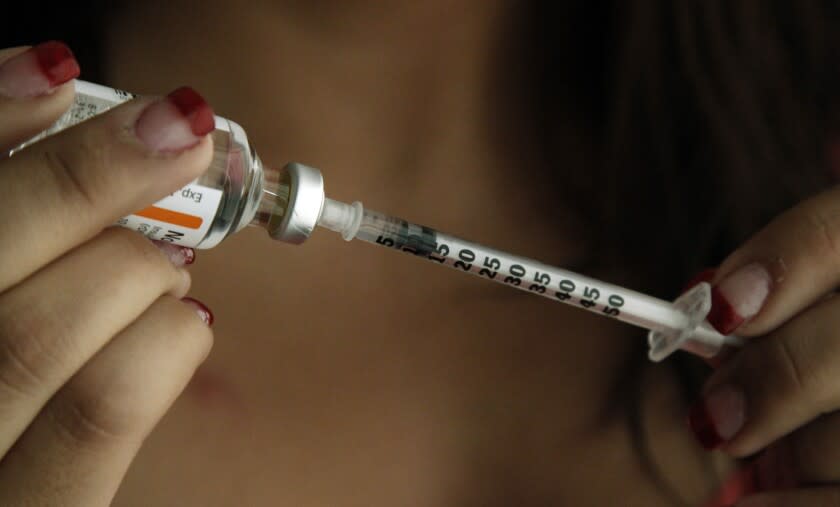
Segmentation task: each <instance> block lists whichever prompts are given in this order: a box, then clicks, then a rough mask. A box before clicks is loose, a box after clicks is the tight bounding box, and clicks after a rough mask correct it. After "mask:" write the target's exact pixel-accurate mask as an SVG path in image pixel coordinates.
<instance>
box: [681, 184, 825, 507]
mask: <svg viewBox="0 0 840 507" xmlns="http://www.w3.org/2000/svg"><path fill="white" fill-rule="evenodd" d="M710 281H711V283H712V286H713V291H712V293H713V304H712V311H711V312H710V314H709V317H708V321H709V322H710V323H711V324H712V325H713V326H714V327H715V328H717V329H718V331H720V332H722V333H724V334H730V333H731V334H737V335H739V336H743V337H748V338H749V339H748V343H747V345H746V346H744V347H743V348H742V349H740V350H738V351H737V352H735V353H734V354H733V355H732V356H730V357H728V358H727V359H726V360H725V361H723V363H722V364H721V365H720V366H719V368H717V369H716V371H715V372H714V373H713V374H712V375H711V377H710V378H709V380H708V381H707V383H706V385H705V386H704V389H703V396H702V399H701V401H700V402H698V403H697V404H696V405H695V406H694V407H693V408H692V409H691V411H690V415H689V422H690V426H691V427H692V429H693V430H694V432H695V433H696V434H697V437H698V439H699V440H700V441H701V443H702V444H703V445H704V446H705V447H707V448H709V449H713V448H719V449H720V450H722V451H724V452H726V453H728V454H730V455H732V456H735V457H747V456H751V455H753V454H757V453H758V454H757V458H756V460H755V461H754V462H753V465H752V468H751V470H749V472H750V473H749V476H750V477H751V480H752V483H753V488H752V489H754V490H755V491H757V492H758V493H755V494H753V495H750V496H749V497H745V499H744V500H743V501H741V502H740V503H738V504H737V505H738V506H739V507H740V506H744V507H746V506H750V507H758V506H779V507H781V506H785V507H788V506H793V505H796V506H800V505H801V506H829V505H830V506H837V505H840V297H834V295H835V290H836V289H837V287H838V286H840V187H837V188H835V189H832V190H829V191H826V192H824V193H822V194H820V195H818V196H816V197H814V198H812V199H809V200H808V201H805V202H803V203H802V204H800V205H798V206H796V207H795V208H793V209H791V210H789V211H787V212H786V213H784V214H783V215H781V216H779V217H778V218H777V219H776V220H774V221H773V222H772V223H770V224H769V225H768V226H767V227H766V228H765V229H763V230H762V231H760V232H759V233H758V234H756V235H755V236H754V237H752V238H751V239H750V240H749V241H748V242H747V243H746V244H744V245H743V246H742V247H741V248H739V249H738V250H736V251H735V252H734V253H733V254H732V255H730V256H729V257H728V258H727V259H726V261H725V262H724V263H723V264H722V265H721V266H720V267H719V268H718V269H717V270H716V272H715V273H714V275H712V277H711V280H710ZM747 498H749V500H747Z"/></svg>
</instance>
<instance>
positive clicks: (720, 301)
mask: <svg viewBox="0 0 840 507" xmlns="http://www.w3.org/2000/svg"><path fill="white" fill-rule="evenodd" d="M706 320H707V321H708V322H709V324H711V325H712V327H713V328H715V329H717V331H718V333H720V334H722V335H728V334H729V333H731V332H732V331H735V330H736V329H738V326H740V325H741V324H743V323H744V320H745V319H744V317H742V316H740V315H739V314H738V312H737V311H735V308H734V307H733V306H732V305H731V304H729V301H727V300H726V298H725V297H723V295H722V294H721V292H720V290H719V289H718V288H717V287H712V307H711V309H709V314H708V315H706Z"/></svg>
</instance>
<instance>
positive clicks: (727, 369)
mask: <svg viewBox="0 0 840 507" xmlns="http://www.w3.org/2000/svg"><path fill="white" fill-rule="evenodd" d="M838 357H840V298H831V299H828V300H825V301H824V302H822V303H820V304H818V305H816V306H814V307H812V308H810V309H808V310H806V311H805V312H803V313H802V314H800V315H799V316H797V317H796V318H795V319H793V320H791V321H790V322H788V323H787V324H785V325H784V326H782V327H781V328H779V329H778V330H777V331H775V332H774V333H772V334H770V335H768V336H766V337H762V338H759V339H756V340H755V341H754V342H753V343H751V344H750V345H749V346H747V347H744V348H743V349H742V350H740V351H739V352H738V353H736V354H735V355H734V356H733V357H731V358H730V359H729V360H728V361H726V363H724V364H723V365H722V366H721V367H720V368H718V369H717V370H716V371H715V372H714V373H713V374H712V376H711V377H710V378H709V380H708V381H707V383H706V385H705V386H704V389H703V399H702V400H701V401H700V402H699V403H697V404H696V405H694V407H693V408H692V409H691V411H690V416H689V421H690V423H691V427H692V429H693V430H694V431H695V433H696V434H697V436H698V439H699V440H700V441H701V443H703V445H705V446H706V447H707V448H716V447H722V449H723V450H725V451H727V452H730V453H732V454H734V455H736V456H746V455H749V454H752V453H754V452H756V451H758V450H760V449H761V448H763V447H765V446H767V445H768V444H770V443H771V442H773V441H775V440H777V439H779V438H780V437H782V436H784V435H786V434H788V433H790V432H792V431H794V430H795V429H796V428H799V427H801V426H803V425H805V424H806V423H808V422H809V421H811V420H813V419H815V418H816V417H817V416H819V415H821V414H825V413H830V412H833V411H835V410H837V407H838V406H840V382H837V379H838V378H840V361H837V358H838Z"/></svg>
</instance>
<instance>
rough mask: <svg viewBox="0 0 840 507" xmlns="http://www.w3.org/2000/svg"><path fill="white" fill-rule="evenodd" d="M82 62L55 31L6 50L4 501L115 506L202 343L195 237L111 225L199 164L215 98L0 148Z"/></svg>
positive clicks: (1, 185) (120, 113) (0, 81)
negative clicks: (47, 39)
mask: <svg viewBox="0 0 840 507" xmlns="http://www.w3.org/2000/svg"><path fill="white" fill-rule="evenodd" d="M76 74H78V66H77V64H76V62H75V60H74V59H73V57H72V55H71V54H70V52H69V50H68V49H67V48H66V47H65V46H63V45H62V44H60V43H46V44H42V45H39V46H36V47H35V48H31V49H26V48H17V49H7V50H0V505H85V506H95V505H107V504H109V503H110V501H111V499H112V497H113V495H114V493H115V492H116V490H117V487H118V486H119V484H120V481H121V480H122V477H123V475H124V473H125V471H126V469H127V467H128V465H129V463H130V462H131V460H132V459H133V457H134V455H135V453H136V452H137V450H138V448H139V446H140V444H141V443H142V441H143V439H144V438H145V436H146V435H147V434H148V433H149V432H150V430H151V429H152V427H153V426H154V425H155V424H156V423H157V421H158V420H159V419H160V418H161V416H162V415H163V413H164V412H165V411H166V410H167V409H168V407H169V406H170V404H171V403H172V402H173V400H174V399H175V398H176V397H177V396H178V394H179V393H180V392H181V390H182V389H183V388H184V386H185V385H186V383H187V381H188V380H189V378H190V377H191V376H192V374H193V372H194V370H195V369H196V367H197V366H198V365H199V364H200V363H201V362H202V360H203V359H204V358H205V357H206V355H207V353H208V352H209V350H210V346H211V343H212V334H211V332H210V330H209V328H208V326H207V323H209V322H208V321H209V313H208V312H206V310H205V309H203V307H202V306H201V305H200V303H197V302H194V301H186V302H184V301H182V298H183V296H184V295H185V294H186V292H187V290H188V288H189V285H190V278H189V275H188V274H187V272H186V271H185V270H184V269H183V265H184V264H187V263H189V261H190V260H191V258H192V257H191V250H189V249H184V248H178V247H175V246H174V245H169V244H164V245H155V244H153V243H152V242H150V241H148V240H147V239H145V238H143V237H142V236H140V235H139V234H137V233H135V232H131V231H127V230H124V229H121V228H109V226H110V225H111V224H113V223H114V222H115V221H116V220H117V219H118V218H120V217H122V216H124V215H127V214H130V213H131V212H133V211H136V210H138V209H141V208H143V207H145V206H146V205H148V204H150V203H152V202H154V201H156V200H158V199H160V198H161V197H163V196H164V195H166V194H167V193H170V192H173V191H175V190H177V189H178V188H179V187H181V186H182V185H184V184H186V183H188V182H189V181H190V180H192V179H194V178H195V177H197V176H198V175H199V174H201V173H202V171H203V170H204V169H205V168H206V167H207V166H208V165H209V162H210V158H211V151H212V145H211V143H212V141H211V140H210V139H209V138H208V137H207V136H206V134H207V133H208V132H209V131H210V130H212V128H213V121H212V120H213V116H212V111H211V110H210V108H209V107H208V106H207V105H206V104H205V103H204V101H203V100H202V99H201V97H200V96H199V95H197V94H196V93H195V92H192V91H191V90H189V89H181V90H178V91H177V92H174V93H173V94H170V95H169V96H168V97H167V98H163V99H138V100H133V101H130V102H128V103H126V104H124V105H122V106H119V107H117V108H115V109H113V110H111V111H109V112H107V113H105V114H104V115H101V116H99V117H96V118H93V119H91V120H89V121H87V122H84V123H82V124H80V125H78V126H76V127H73V128H71V129H69V130H66V131H63V132H61V133H59V134H57V135H55V136H52V137H50V138H47V139H45V140H43V141H41V142H38V143H36V144H34V145H31V146H29V147H27V148H25V149H24V150H22V151H20V152H18V153H16V154H15V155H14V156H12V157H6V156H5V154H6V153H8V150H9V149H10V148H12V147H13V146H15V145H17V144H18V143H20V142H21V141H23V140H25V139H27V138H29V137H30V136H32V135H33V134H35V133H37V132H39V131H42V130H44V129H46V128H47V127H48V126H49V125H50V124H51V123H52V122H53V121H55V120H56V119H57V118H58V117H59V115H60V114H61V113H62V112H63V111H64V110H66V109H67V108H68V107H69V105H70V104H71V102H72V100H73V96H74V90H73V85H72V83H70V82H68V81H70V80H71V79H72V78H74V77H75V76H76ZM208 119H209V120H208ZM202 320H204V321H205V322H202Z"/></svg>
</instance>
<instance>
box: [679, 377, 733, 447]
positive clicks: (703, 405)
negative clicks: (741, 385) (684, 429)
mask: <svg viewBox="0 0 840 507" xmlns="http://www.w3.org/2000/svg"><path fill="white" fill-rule="evenodd" d="M745 408H746V403H745V399H744V393H743V392H742V391H741V390H740V389H738V388H736V387H735V386H733V385H729V384H725V385H721V386H717V387H715V388H714V389H712V390H711V391H709V392H708V393H706V395H705V396H703V399H702V400H701V401H700V402H699V403H695V404H694V406H692V407H691V409H689V411H688V426H689V428H691V431H693V432H694V435H695V436H696V437H697V440H698V441H699V442H700V444H701V445H702V446H703V447H705V448H706V449H709V450H711V449H716V448H718V447H720V446H721V445H722V444H723V443H724V442H728V441H730V440H731V439H732V438H734V437H735V435H737V434H738V432H739V431H741V428H743V426H744V423H745V421H746V417H745V415H746V414H745V412H746V411H745Z"/></svg>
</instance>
